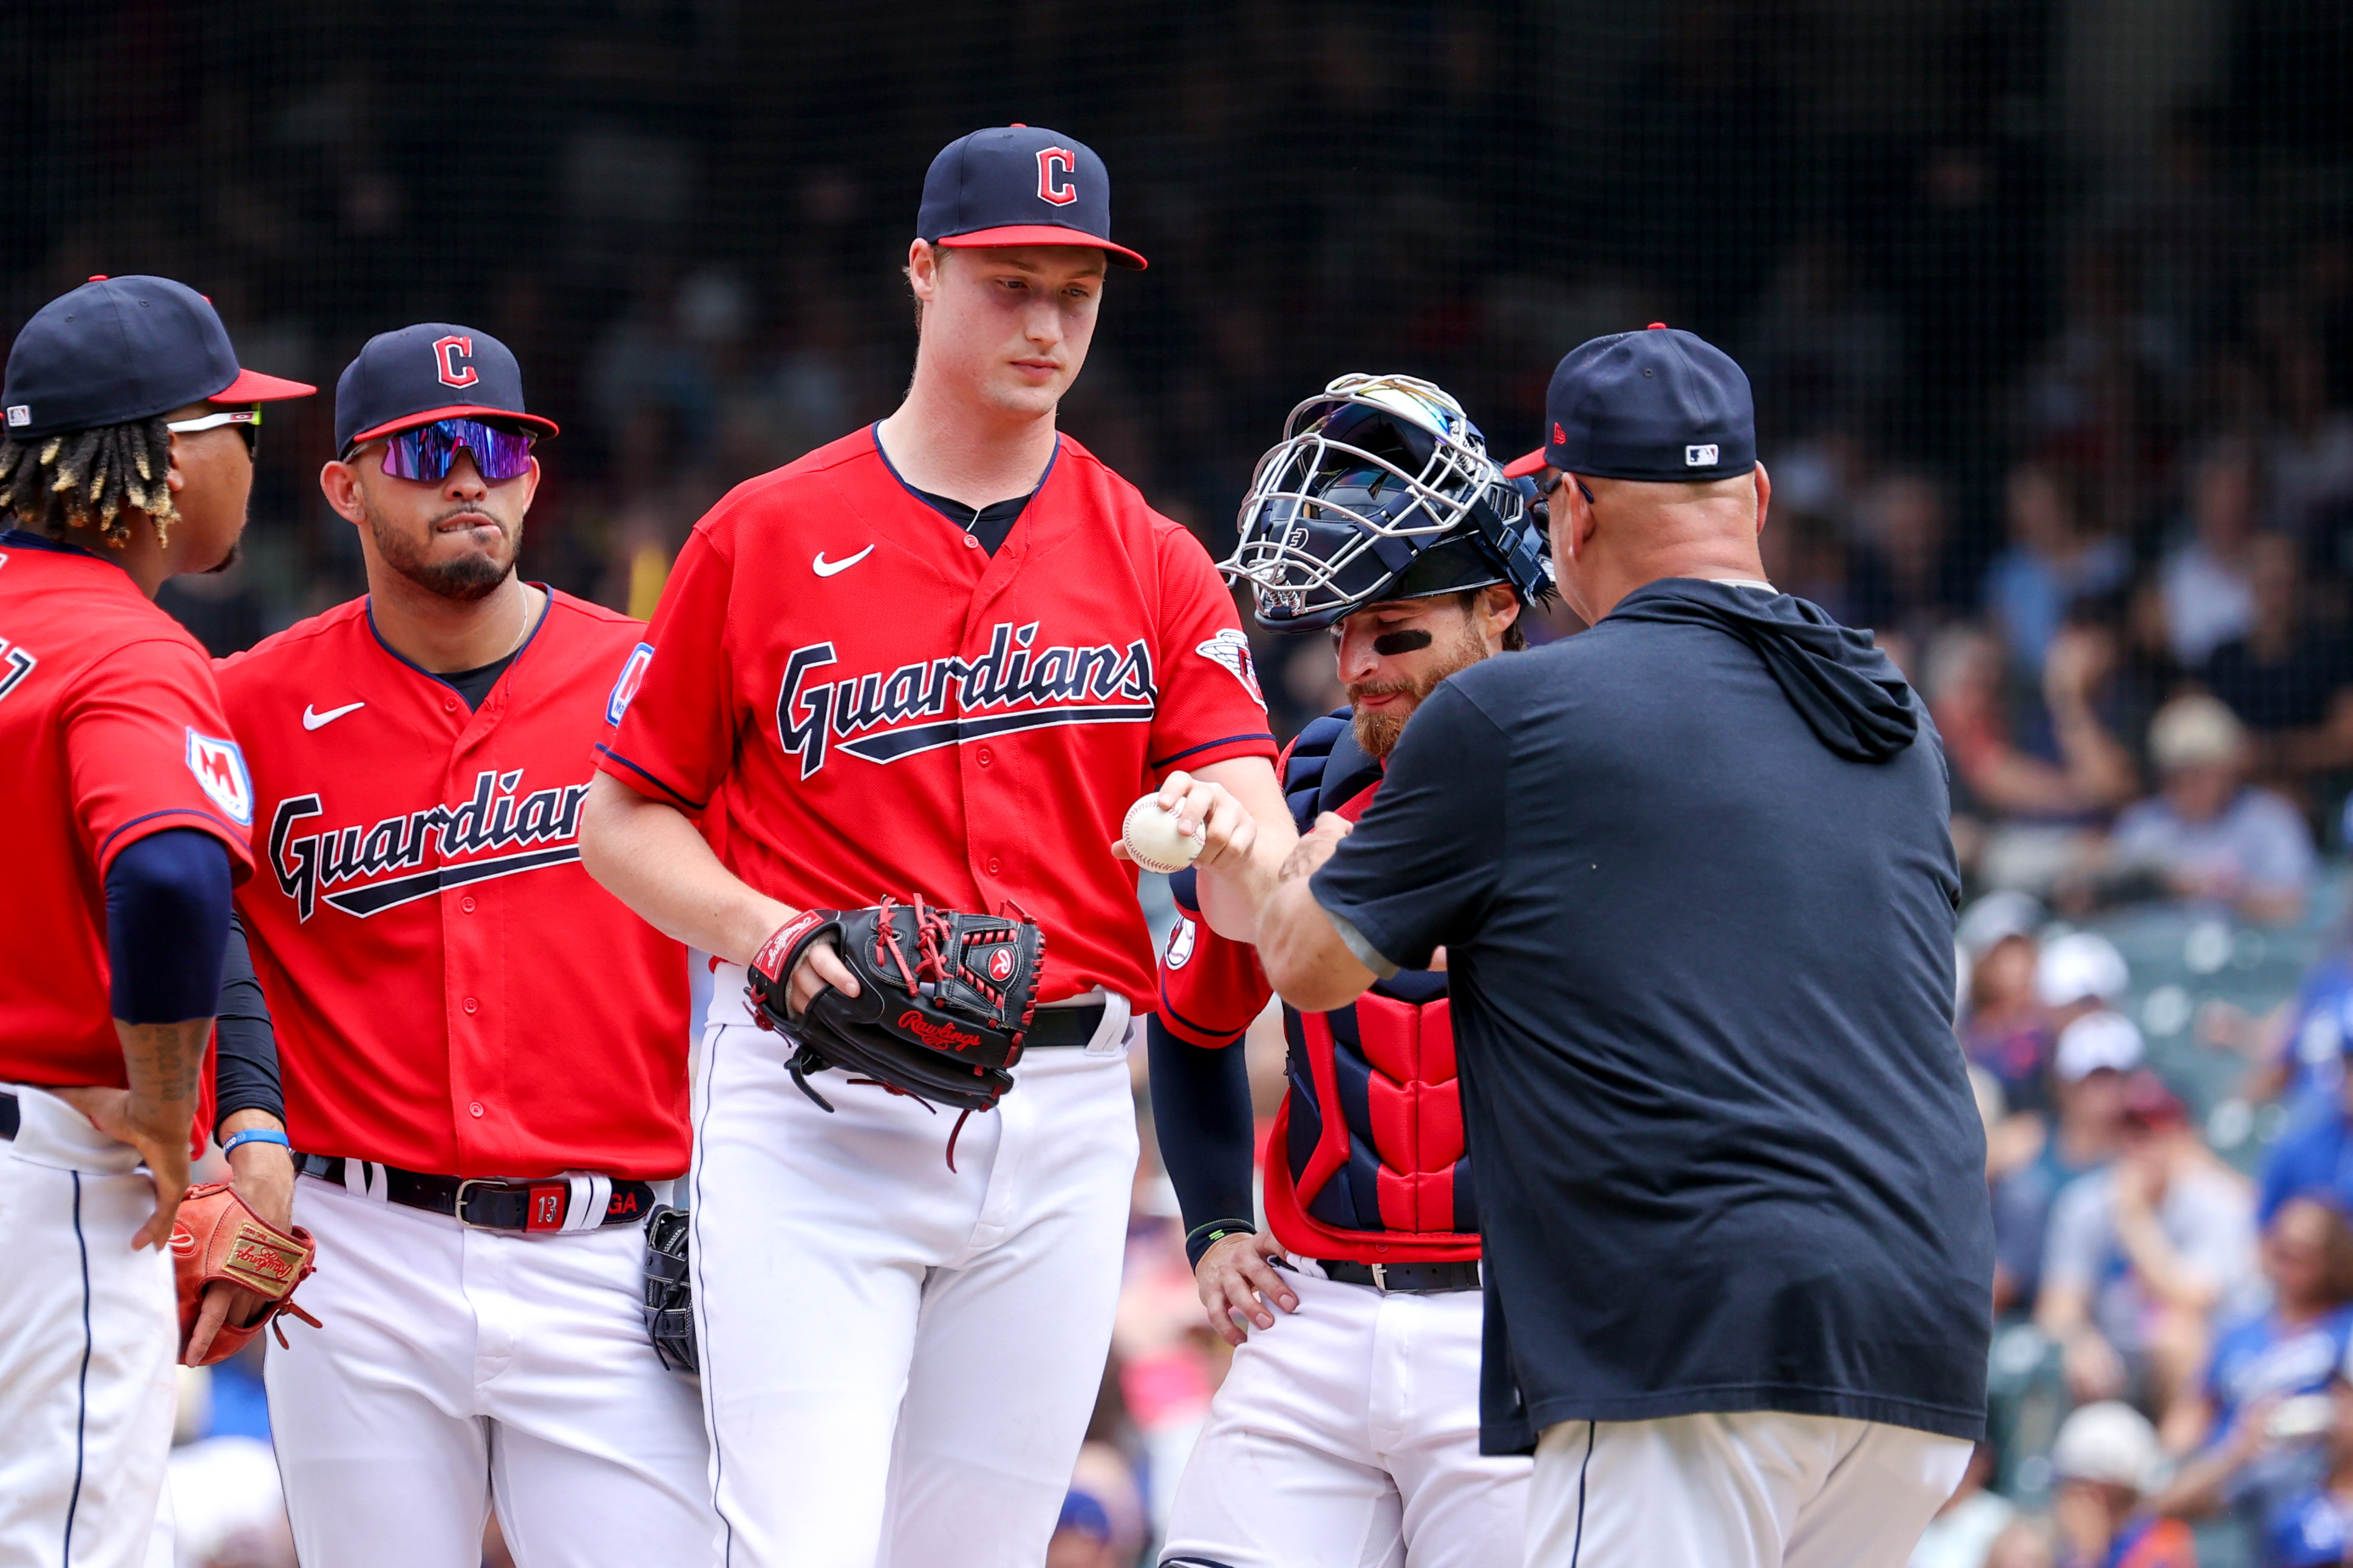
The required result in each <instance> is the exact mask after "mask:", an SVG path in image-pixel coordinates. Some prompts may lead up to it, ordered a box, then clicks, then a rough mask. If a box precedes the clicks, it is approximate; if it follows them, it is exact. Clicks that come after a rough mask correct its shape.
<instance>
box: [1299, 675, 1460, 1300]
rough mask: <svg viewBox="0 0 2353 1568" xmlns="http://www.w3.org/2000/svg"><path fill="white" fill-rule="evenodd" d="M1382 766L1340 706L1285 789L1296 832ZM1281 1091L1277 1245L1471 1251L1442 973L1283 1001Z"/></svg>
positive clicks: (1356, 807) (1348, 811) (1323, 1252)
mask: <svg viewBox="0 0 2353 1568" xmlns="http://www.w3.org/2000/svg"><path fill="white" fill-rule="evenodd" d="M1380 783H1381V764H1380V763H1378V762H1377V761H1376V760H1375V759H1374V758H1373V757H1371V756H1370V755H1368V754H1366V752H1365V751H1364V749H1363V748H1362V747H1360V746H1359V745H1357V744H1356V734H1355V731H1354V730H1353V729H1352V727H1351V726H1350V723H1349V718H1348V714H1347V712H1346V711H1345V710H1342V711H1340V712H1338V713H1334V714H1327V715H1325V716H1324V718H1321V719H1318V720H1316V721H1314V723H1312V724H1310V725H1308V726H1307V728H1306V729H1304V730H1303V731H1301V732H1300V735H1299V739H1298V740H1297V741H1296V742H1293V745H1292V748H1291V752H1290V755H1289V757H1288V759H1287V760H1286V762H1285V763H1284V769H1283V778H1282V791H1283V795H1284V798H1285V799H1286V800H1287V801H1288V802H1289V803H1290V805H1291V812H1292V816H1293V818H1294V819H1295V820H1296V821H1297V823H1298V825H1299V830H1300V831H1301V832H1302V833H1304V832H1306V831H1307V830H1308V829H1309V828H1310V827H1312V826H1314V823H1315V818H1316V817H1317V816H1319V815H1321V814H1322V813H1324V812H1326V811H1330V812H1336V813H1338V814H1339V815H1340V816H1344V817H1345V818H1347V819H1348V820H1349V821H1351V822H1354V821H1355V820H1356V818H1357V817H1358V816H1362V815H1363V813H1364V811H1365V810H1366V807H1368V806H1370V805H1372V802H1373V796H1374V794H1375V793H1376V792H1377V790H1378V789H1379V788H1380ZM1282 1026H1283V1037H1284V1038H1285V1040H1286V1041H1287V1042H1288V1043H1289V1046H1290V1052H1289V1058H1288V1061H1287V1064H1286V1068H1285V1072H1286V1076H1287V1077H1288V1079H1289V1081H1290V1090H1289V1092H1288V1093H1287V1094H1286V1095H1284V1097H1283V1102H1282V1110H1280V1111H1278V1112H1277V1113H1276V1120H1275V1128H1274V1137H1273V1142H1272V1143H1271V1147H1270V1149H1269V1156H1270V1157H1269V1159H1268V1161H1267V1171H1266V1207H1267V1215H1268V1217H1269V1218H1270V1219H1271V1221H1272V1222H1273V1226H1274V1229H1275V1234H1276V1235H1277V1236H1278V1237H1280V1238H1282V1242H1283V1244H1284V1245H1285V1246H1286V1247H1291V1248H1293V1250H1294V1251H1297V1252H1301V1253H1303V1254H1306V1255H1308V1256H1312V1257H1325V1258H1356V1259H1358V1260H1360V1261H1366V1262H1391V1263H1397V1262H1425V1263H1427V1262H1458V1261H1461V1260H1465V1259H1469V1258H1476V1257H1478V1256H1479V1235H1478V1230H1479V1214H1478V1208H1477V1205H1476V1203H1475V1201H1474V1199H1473V1196H1472V1183H1471V1161H1470V1158H1469V1156H1468V1154H1467V1153H1466V1152H1464V1149H1463V1140H1462V1102H1461V1089H1460V1087H1459V1086H1458V1084H1457V1083H1456V1080H1455V1076H1454V1027H1453V1022H1452V1019H1451V1016H1450V1015H1449V1011H1448V1002H1447V993H1446V976H1445V975H1444V974H1442V973H1436V972H1433V971H1430V970H1418V969H1414V970H1404V971H1401V972H1399V973H1398V974H1396V975H1394V976H1392V977H1391V978H1389V979H1387V980H1382V981H1377V982H1376V983H1375V984H1374V985H1373V987H1372V989H1371V990H1369V991H1367V992H1366V993H1365V994H1363V995H1362V996H1359V997H1358V998H1357V999H1356V1001H1355V1002H1353V1003H1351V1004H1349V1005H1347V1006H1345V1007H1336V1008H1335V1009H1333V1010H1332V1011H1331V1012H1328V1013H1302V1012H1300V1010H1299V1009H1298V1008H1296V1007H1293V1006H1290V1005H1285V1006H1284V1008H1283V1010H1282Z"/></svg>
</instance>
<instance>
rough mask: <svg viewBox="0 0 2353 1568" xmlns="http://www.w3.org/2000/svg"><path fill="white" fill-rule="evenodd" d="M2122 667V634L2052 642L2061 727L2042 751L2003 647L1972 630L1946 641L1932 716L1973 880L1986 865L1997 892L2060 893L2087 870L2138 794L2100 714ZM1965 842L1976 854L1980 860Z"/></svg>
mask: <svg viewBox="0 0 2353 1568" xmlns="http://www.w3.org/2000/svg"><path fill="white" fill-rule="evenodd" d="M2116 655H2117V649H2116V639H2115V637H2114V636H2113V635H2112V634H2109V633H2106V632H2104V631H2098V630H2094V629H2092V628H2088V627H2069V628H2067V629H2066V630H2065V631H2064V632H2063V633H2061V634H2059V635H2058V636H2057V637H2055V638H2054V639H2053V640H2052V644H2051V647H2050V649H2049V653H2048V657H2047V658H2044V659H2043V660H2042V668H2041V684H2042V710H2043V711H2044V712H2045V713H2046V714H2047V715H2048V718H2049V725H2048V728H2047V729H2041V730H2040V731H2039V733H2037V734H2036V735H2035V736H2034V737H2033V744H2032V745H2031V746H2030V745H2029V744H2028V743H2027V742H2026V741H2025V740H2023V739H2021V736H2020V734H2019V733H2018V732H2017V731H2016V730H2015V729H2014V728H2013V726H2012V725H2011V723H2010V714H2009V708H2008V704H2007V701H2006V694H2005V692H2004V668H2003V663H2004V660H2003V654H2002V647H2001V643H2000V641H1999V640H1998V639H1997V638H1995V637H1991V636H1990V635H1989V634H1987V633H1986V632H1984V631H1982V630H1979V629H1978V628H1975V627H1968V626H1958V627H1955V628H1953V629H1951V630H1949V631H1947V632H1946V633H1945V634H1943V635H1942V636H1940V637H1938V638H1937V639H1936V643H1935V645H1934V646H1933V647H1932V650H1931V652H1930V655H1929V658H1928V700H1929V711H1930V713H1931V714H1932V716H1933V717H1934V718H1935V719H1936V728H1937V729H1938V731H1941V732H1942V734H1943V736H1944V741H1945V755H1946V758H1947V762H1948V763H1949V764H1950V766H1951V768H1952V772H1953V779H1954V784H1955V785H1956V788H1955V791H1954V795H1955V798H1954V812H1955V815H1956V816H1957V817H1958V818H1961V819H1962V820H1961V821H1958V822H1957V823H1956V825H1955V829H1954V835H1955V844H1956V847H1962V848H1963V849H1964V869H1965V870H1966V869H1971V868H1972V867H1971V866H1970V864H1969V862H1970V861H1971V860H1972V859H1974V861H1975V865H1974V869H1975V871H1976V872H1977V874H1978V877H1979V878H1980V879H1982V880H1983V881H1985V882H1986V883H1988V884H1989V885H1991V886H1994V887H1998V888H2021V889H2027V890H2029V891H2037V890H2042V889H2048V888H2049V887H2050V886H2052V884H2054V883H2055V882H2056V881H2057V880H2058V879H2060V877H2061V876H2062V875H2063V874H2064V873H2065V872H2066V870H2067V869H2068V868H2071V867H2072V866H2073V865H2074V864H2075V863H2076V862H2077V861H2078V860H2079V858H2081V856H2082V855H2083V853H2084V846H2083V840H2084V835H2085V833H2086V831H2087V830H2088V829H2090V828H2092V827H2094V826H2096V825H2097V824H2098V823H2099V821H2100V820H2101V819H2102V817H2103V816H2105V814H2106V813H2107V812H2110V811H2113V810H2115V809H2116V807H2118V806H2120V805H2124V804H2125V803H2126V802H2127V801H2129V800H2130V799H2132V797H2133V795H2135V794H2136V793H2137V791H2138V789H2139V787H2140V779H2139V773H2138V770H2137V768H2136V767H2135V766H2134V764H2133V760H2132V755H2131V753H2130V752H2127V751H2126V749H2125V748H2124V746H2123V745H2122V744H2121V743H2119V742H2118V741H2117V740H2116V735H2115V733H2114V732H2113V731H2112V730H2111V729H2110V728H2109V727H2108V724H2107V723H2106V721H2105V720H2104V719H2103V718H2102V716H2101V713H2100V707H2099V703H2100V699H2101V695H2102V691H2103V688H2104V687H2105V683H2106V682H2107V680H2108V679H2109V677H2110V676H2111V675H2112V674H2113V673H2114V671H2115V669H2116ZM1972 822H1974V824H1975V826H1976V828H1977V829H1978V832H1977V833H1976V834H1975V835H1974V836H1973V834H1972V831H1971V825H1972ZM1965 840H1967V841H1972V842H1974V843H1975V844H1976V846H1977V849H1976V853H1975V855H1974V857H1972V856H1970V855H1969V854H1968V848H1967V845H1966V844H1965Z"/></svg>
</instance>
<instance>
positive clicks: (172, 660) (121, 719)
mask: <svg viewBox="0 0 2353 1568" xmlns="http://www.w3.org/2000/svg"><path fill="white" fill-rule="evenodd" d="M59 719H60V721H61V722H62V724H63V726H64V730H65V734H64V737H63V742H64V750H65V758H66V771H67V774H68V780H69V787H70V788H71V789H72V791H73V806H74V820H75V823H76V825H77V826H78V827H79V830H80V832H81V837H82V847H83V848H84V849H85V850H86V851H87V853H88V854H89V856H90V859H91V861H92V862H93V863H94V864H95V865H96V866H97V868H98V875H99V878H100V880H101V881H102V880H103V879H105V877H106V874H107V872H108V871H109V870H111V869H112V868H113V865H114V858H115V857H116V856H117V855H120V854H121V853H122V851H123V850H124V849H125V848H127V847H130V846H131V845H133V844H136V843H137V842H139V840H141V839H142V838H144V837H147V836H148V835H150V834H153V833H162V832H164V831H165V830H167V829H169V828H174V827H189V828H195V829H196V830H198V831H200V832H204V833H209V834H211V835H212V836H213V837H216V838H217V839H219V840H220V841H221V844H222V845H223V847H226V848H227V851H228V859H229V876H230V879H232V880H233V881H237V882H242V881H243V880H245V879H246V878H248V877H249V876H251V875H252V874H253V853H252V849H251V847H250V846H249V843H248V840H249V837H250V833H251V829H252V827H253V775H252V774H251V773H249V772H248V770H247V768H246V765H245V753H244V752H243V751H241V750H240V749H238V746H237V741H236V739H235V737H233V736H232V735H230V733H229V728H228V717H227V713H226V712H225V711H224V710H222V708H221V700H220V690H219V689H218V688H217V687H216V686H215V685H214V684H213V672H212V667H211V665H210V663H209V662H208V661H207V660H206V658H205V656H204V655H203V654H201V653H199V652H198V651H197V650H196V649H195V647H193V646H191V645H188V644H185V643H181V642H177V641H173V640H170V639H167V638H163V637H156V638H152V639H149V640H147V641H142V642H132V643H124V644H121V645H120V646H118V647H113V648H111V649H109V650H108V651H107V652H106V653H105V654H104V655H103V656H101V657H100V658H99V659H98V660H97V661H96V662H95V663H94V664H92V665H91V666H90V668H89V669H88V670H87V671H85V672H84V673H83V674H82V675H81V676H80V677H79V679H77V680H76V682H75V684H74V689H73V692H72V694H71V695H70V696H69V698H68V699H67V700H66V701H65V703H64V705H63V708H62V710H61V711H60V714H59Z"/></svg>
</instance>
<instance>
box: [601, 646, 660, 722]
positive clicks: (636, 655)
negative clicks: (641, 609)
mask: <svg viewBox="0 0 2353 1568" xmlns="http://www.w3.org/2000/svg"><path fill="white" fill-rule="evenodd" d="M653 661H654V645H653V644H651V643H645V642H641V643H639V644H638V646H637V647H634V648H631V649H630V650H629V661H628V663H627V664H624V665H623V666H621V679H618V680H616V681H615V682H613V694H612V695H611V696H610V697H607V699H605V722H606V723H607V724H618V723H619V722H620V721H621V715H622V714H624V713H627V712H628V710H629V699H631V698H632V697H635V696H636V695H637V694H638V686H639V685H641V684H642V683H643V682H644V680H645V679H646V666H648V665H649V664H651V663H652V662H653Z"/></svg>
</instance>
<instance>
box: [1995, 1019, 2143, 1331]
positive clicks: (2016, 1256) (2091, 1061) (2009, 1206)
mask: <svg viewBox="0 0 2353 1568" xmlns="http://www.w3.org/2000/svg"><path fill="white" fill-rule="evenodd" d="M2140 1058H2141V1038H2140V1031H2139V1030H2138V1029H2136V1028H2134V1027H2133V1024H2132V1020H2131V1019H2129V1018H2126V1017H2125V1016H2123V1015H2121V1014H2117V1013H2094V1014H2093V1015H2091V1016H2089V1017H2085V1018H2079V1019H2077V1020H2076V1021H2075V1022H2073V1024H2071V1025H2069V1026H2067V1028H2066V1029H2064V1030H2063V1031H2062V1032H2061V1034H2060V1037H2059V1042H2058V1044H2057V1046H2056V1047H2054V1049H2053V1053H2052V1065H2051V1077H2052V1100H2053V1101H2054V1103H2055V1104H2056V1106H2057V1108H2058V1121H2057V1124H2056V1125H2055V1126H2054V1127H2053V1128H2052V1131H2051V1135H2050V1136H2049V1137H2048V1138H2046V1139H2044V1140H2043V1142H2042V1150H2041V1152H2039V1153H2037V1154H2036V1155H2035V1156H2034V1158H2033V1159H2032V1160H2031V1162H2029V1163H2027V1164H2026V1165H2025V1166H2023V1167H2022V1168H2021V1169H2020V1170H2019V1171H2018V1172H2017V1173H2015V1174H2012V1175H2010V1176H2009V1177H2007V1178H2005V1179H2004V1180H2002V1181H2000V1183H1998V1184H1996V1185H1995V1187H1994V1192H1993V1237H1994V1285H1993V1289H1994V1306H1995V1308H1996V1310H2003V1311H2008V1310H2023V1311H2031V1310H2033V1307H2034V1302H2035V1296H2036V1294H2037V1291H2038V1289H2039V1287H2040V1283H2041V1280H2042V1252H2043V1244H2044V1241H2045V1239H2046V1238H2047V1237H2048V1236H2049V1234H2050V1229H2051V1210H2052V1205H2053V1204H2055V1203H2057V1202H2058V1200H2059V1194H2062V1193H2063V1192H2064V1191H2066V1190H2067V1188H2068V1187H2070V1186H2071V1185H2073V1184H2074V1183H2076V1182H2078V1181H2080V1180H2082V1179H2083V1178H2084V1177H2085V1176H2088V1175H2091V1174H2092V1173H2094V1172H2097V1171H2101V1170H2105V1168H2106V1167H2107V1164H2108V1163H2109V1162H2110V1161H2111V1160H2114V1159H2115V1158H2116V1152H2117V1151H2118V1150H2119V1149H2121V1148H2122V1147H2123V1144H2124V1121H2125V1075H2126V1073H2129V1072H2131V1071H2132V1070H2133V1069H2134V1068H2137V1067H2138V1066H2140Z"/></svg>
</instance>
